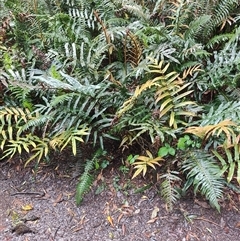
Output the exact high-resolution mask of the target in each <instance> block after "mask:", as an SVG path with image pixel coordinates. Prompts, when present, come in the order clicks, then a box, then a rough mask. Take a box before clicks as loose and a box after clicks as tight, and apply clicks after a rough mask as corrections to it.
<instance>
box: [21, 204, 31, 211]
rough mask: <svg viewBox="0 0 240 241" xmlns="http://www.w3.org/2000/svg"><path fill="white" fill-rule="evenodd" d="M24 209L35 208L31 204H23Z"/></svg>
mask: <svg viewBox="0 0 240 241" xmlns="http://www.w3.org/2000/svg"><path fill="white" fill-rule="evenodd" d="M22 210H23V211H30V210H33V206H32V205H31V204H27V205H24V206H22Z"/></svg>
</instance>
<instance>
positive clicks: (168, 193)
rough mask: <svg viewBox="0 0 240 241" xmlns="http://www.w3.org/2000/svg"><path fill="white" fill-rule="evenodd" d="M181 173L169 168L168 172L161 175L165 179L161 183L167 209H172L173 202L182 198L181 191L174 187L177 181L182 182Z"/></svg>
mask: <svg viewBox="0 0 240 241" xmlns="http://www.w3.org/2000/svg"><path fill="white" fill-rule="evenodd" d="M178 175H179V173H178V172H174V171H170V170H168V171H167V173H165V174H163V175H161V176H160V178H161V179H163V180H164V181H163V182H162V183H161V185H160V188H161V196H162V197H163V199H164V200H165V202H166V207H167V211H172V209H173V204H174V203H176V201H177V200H178V199H179V198H180V194H179V192H178V191H177V190H176V188H175V187H174V184H175V183H176V182H180V181H181V178H179V177H178Z"/></svg>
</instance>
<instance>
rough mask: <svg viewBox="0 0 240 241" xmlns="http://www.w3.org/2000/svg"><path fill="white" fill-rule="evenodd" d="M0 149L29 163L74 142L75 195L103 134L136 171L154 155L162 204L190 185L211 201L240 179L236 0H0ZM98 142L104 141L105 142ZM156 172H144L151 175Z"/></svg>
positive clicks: (151, 164) (151, 165)
mask: <svg viewBox="0 0 240 241" xmlns="http://www.w3.org/2000/svg"><path fill="white" fill-rule="evenodd" d="M0 9H1V10H0V13H1V14H0V16H1V20H2V24H1V27H0V41H1V42H0V52H1V59H0V71H1V73H0V80H1V88H0V101H1V107H0V121H1V126H0V143H1V144H0V145H1V146H0V147H1V150H2V155H1V158H2V159H9V158H12V157H13V156H14V155H17V154H19V155H21V154H23V153H29V154H30V155H29V158H28V159H27V160H26V165H27V164H28V163H29V162H31V161H34V162H38V163H39V162H41V161H45V160H46V159H47V158H48V157H49V156H51V155H52V153H54V152H55V151H62V150H63V149H65V148H67V147H69V146H70V147H71V150H72V153H73V154H74V155H76V153H77V152H80V151H81V150H80V143H81V142H84V143H85V144H86V145H92V146H93V147H99V148H100V149H101V150H102V151H99V150H98V152H96V153H95V154H93V156H90V157H89V158H88V159H87V160H85V162H84V161H83V162H84V163H85V171H84V173H83V175H82V177H81V178H80V180H79V185H78V187H77V201H78V203H80V202H81V200H82V195H83V194H84V192H85V191H86V190H87V189H88V187H89V186H90V185H91V183H92V170H93V169H94V163H96V160H97V159H98V158H100V156H101V155H102V153H103V151H104V149H105V146H104V143H105V141H106V140H108V139H111V140H112V141H113V142H115V141H116V142H119V143H120V147H119V148H121V149H122V150H125V149H127V148H131V146H136V145H138V147H139V148H138V150H139V152H138V153H132V155H131V156H130V157H129V158H128V160H126V165H132V166H133V168H134V170H135V172H134V174H133V177H136V176H138V175H145V174H146V172H147V171H148V170H149V169H155V168H156V167H157V166H158V168H157V170H158V171H159V172H158V173H156V180H159V188H160V190H161V194H162V196H163V198H165V200H166V202H167V207H168V209H169V210H171V208H172V205H173V203H174V202H175V201H176V200H177V199H178V198H179V197H180V196H181V195H184V193H186V192H187V190H188V189H189V188H190V187H193V190H194V193H195V194H196V193H201V194H202V195H204V196H205V197H206V198H207V199H208V200H209V202H210V204H211V205H212V206H213V207H215V208H216V209H217V210H218V211H220V206H219V200H220V199H221V198H222V194H223V188H224V186H225V185H226V184H228V183H231V182H232V183H234V184H235V185H238V184H239V183H240V160H239V155H240V142H239V138H240V133H239V121H240V114H239V113H240V101H239V97H240V89H239V85H240V74H239V73H240V43H239V35H240V25H239V23H240V15H239V12H240V4H239V1H237V0H215V1H206V0H199V1H192V0H158V1H155V0H154V1H151V0H145V1H140V0H139V1H138V0H135V1H133V0H130V1H123V0H101V1H100V0H92V1H89V0H72V1H70V0H66V1H58V0H55V1H54V0H34V1H21V0H17V1H16V0H15V1H13V0H1V8H0ZM105 151H107V150H105ZM151 181H153V180H149V182H151Z"/></svg>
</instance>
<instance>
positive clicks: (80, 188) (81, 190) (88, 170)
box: [76, 149, 103, 205]
mask: <svg viewBox="0 0 240 241" xmlns="http://www.w3.org/2000/svg"><path fill="white" fill-rule="evenodd" d="M102 155H103V150H102V149H98V150H97V151H96V152H95V153H94V155H93V157H92V158H91V159H88V160H86V163H85V167H84V172H83V174H82V175H81V177H80V179H79V183H78V184H77V188H76V203H77V205H80V203H81V202H82V201H83V196H84V194H85V193H86V192H87V191H88V190H89V189H90V187H91V185H92V183H93V180H94V179H93V174H92V171H93V169H94V165H95V163H96V162H97V161H98V160H99V158H101V156H102Z"/></svg>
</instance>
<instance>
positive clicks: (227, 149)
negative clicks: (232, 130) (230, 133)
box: [212, 136, 240, 184]
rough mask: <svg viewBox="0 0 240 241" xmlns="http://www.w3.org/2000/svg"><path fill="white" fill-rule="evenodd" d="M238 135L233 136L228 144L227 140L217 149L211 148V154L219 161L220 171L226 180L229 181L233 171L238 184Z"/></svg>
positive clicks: (239, 178)
mask: <svg viewBox="0 0 240 241" xmlns="http://www.w3.org/2000/svg"><path fill="white" fill-rule="evenodd" d="M239 137H240V136H238V137H235V138H233V143H231V144H230V145H229V143H227V141H226V142H225V143H224V144H223V145H222V146H220V147H219V148H218V150H213V151H212V152H213V154H214V155H215V156H216V157H217V159H218V160H219V161H220V162H221V168H222V169H221V170H222V173H223V174H225V173H226V175H227V182H231V181H232V179H233V177H234V174H235V171H236V179H237V182H238V184H240V160H239V156H240V145H239V144H240V143H239Z"/></svg>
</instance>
